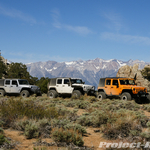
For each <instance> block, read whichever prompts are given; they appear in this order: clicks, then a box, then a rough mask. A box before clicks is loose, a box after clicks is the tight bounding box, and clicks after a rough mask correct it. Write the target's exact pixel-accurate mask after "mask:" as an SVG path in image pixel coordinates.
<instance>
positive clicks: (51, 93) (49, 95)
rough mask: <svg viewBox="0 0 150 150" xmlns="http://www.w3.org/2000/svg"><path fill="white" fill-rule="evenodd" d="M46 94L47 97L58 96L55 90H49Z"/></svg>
mask: <svg viewBox="0 0 150 150" xmlns="http://www.w3.org/2000/svg"><path fill="white" fill-rule="evenodd" d="M47 96H48V97H49V98H56V97H57V96H58V94H57V92H56V91H55V90H50V91H48V93H47Z"/></svg>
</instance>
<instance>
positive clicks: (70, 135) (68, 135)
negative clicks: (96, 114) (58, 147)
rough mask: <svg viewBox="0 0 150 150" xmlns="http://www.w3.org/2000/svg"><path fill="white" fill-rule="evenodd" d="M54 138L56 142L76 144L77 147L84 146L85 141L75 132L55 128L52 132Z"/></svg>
mask: <svg viewBox="0 0 150 150" xmlns="http://www.w3.org/2000/svg"><path fill="white" fill-rule="evenodd" d="M52 138H53V139H54V141H55V142H66V143H67V144H69V143H74V144H75V145H77V146H83V144H84V141H83V139H82V135H81V134H79V133H78V132H77V131H74V130H72V129H71V130H64V129H63V128H54V129H53V130H52Z"/></svg>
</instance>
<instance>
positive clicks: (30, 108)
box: [0, 99, 58, 124]
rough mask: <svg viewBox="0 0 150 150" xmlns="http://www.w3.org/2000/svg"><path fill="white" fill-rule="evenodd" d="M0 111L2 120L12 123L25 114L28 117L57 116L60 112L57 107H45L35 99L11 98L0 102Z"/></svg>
mask: <svg viewBox="0 0 150 150" xmlns="http://www.w3.org/2000/svg"><path fill="white" fill-rule="evenodd" d="M0 112H1V118H2V120H5V122H7V124H10V123H11V122H12V121H14V120H15V119H17V118H22V117H24V116H26V117H28V118H36V119H41V118H44V117H46V118H50V119H51V118H57V117H58V113H57V110H56V108H55V107H50V108H45V106H43V105H38V104H36V103H35V102H34V101H33V100H28V101H25V100H22V99H19V100H14V99H9V100H8V101H5V102H3V103H1V104H0Z"/></svg>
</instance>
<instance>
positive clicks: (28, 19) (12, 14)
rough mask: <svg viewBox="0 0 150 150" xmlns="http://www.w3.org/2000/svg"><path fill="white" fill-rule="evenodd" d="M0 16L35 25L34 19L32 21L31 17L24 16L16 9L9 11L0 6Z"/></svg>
mask: <svg viewBox="0 0 150 150" xmlns="http://www.w3.org/2000/svg"><path fill="white" fill-rule="evenodd" d="M0 14H2V15H5V16H8V17H11V18H18V19H20V20H23V21H26V22H29V23H32V24H35V23H36V19H34V18H33V17H32V16H30V15H28V14H25V13H23V12H21V11H19V10H16V9H9V8H6V7H4V6H2V5H0Z"/></svg>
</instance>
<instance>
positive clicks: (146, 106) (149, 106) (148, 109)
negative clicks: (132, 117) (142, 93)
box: [142, 104, 150, 112]
mask: <svg viewBox="0 0 150 150" xmlns="http://www.w3.org/2000/svg"><path fill="white" fill-rule="evenodd" d="M142 109H143V110H146V111H148V112H150V104H147V105H143V106H142Z"/></svg>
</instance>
